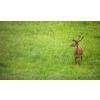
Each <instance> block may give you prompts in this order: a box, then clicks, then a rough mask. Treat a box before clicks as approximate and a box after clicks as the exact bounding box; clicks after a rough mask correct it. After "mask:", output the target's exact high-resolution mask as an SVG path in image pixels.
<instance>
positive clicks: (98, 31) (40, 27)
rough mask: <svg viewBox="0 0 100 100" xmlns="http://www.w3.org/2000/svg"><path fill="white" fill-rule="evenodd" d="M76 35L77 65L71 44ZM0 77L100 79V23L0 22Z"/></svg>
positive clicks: (7, 78) (17, 78) (18, 78)
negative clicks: (79, 56)
mask: <svg viewBox="0 0 100 100" xmlns="http://www.w3.org/2000/svg"><path fill="white" fill-rule="evenodd" d="M79 34H80V35H84V36H85V37H84V39H83V40H82V41H81V42H79V46H80V47H82V49H83V62H82V63H81V65H80V67H79V66H78V65H75V59H74V55H73V54H74V48H72V47H70V45H71V44H72V43H73V41H72V39H75V38H77V37H78V35H79ZM0 79H3V80H5V79H6V80H9V79H11V80H23V79H24V80H80V79H81V80H98V79H100V22H92V21H91V22H89V21H86V22H85V21H82V22H81V21H80V22H78V21H68V22H67V21H63V22H61V21H33V22H28V21H26V22H24V21H22V22H21V21H16V22H13V21H12V22H7V21H6V22H3V21H2V22H0Z"/></svg>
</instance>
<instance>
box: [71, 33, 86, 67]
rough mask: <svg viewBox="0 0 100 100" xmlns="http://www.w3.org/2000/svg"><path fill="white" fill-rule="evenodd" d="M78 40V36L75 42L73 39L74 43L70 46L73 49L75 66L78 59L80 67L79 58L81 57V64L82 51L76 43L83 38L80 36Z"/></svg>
mask: <svg viewBox="0 0 100 100" xmlns="http://www.w3.org/2000/svg"><path fill="white" fill-rule="evenodd" d="M79 38H80V35H79V36H78V39H76V40H74V39H73V40H72V41H74V43H73V44H72V45H70V46H71V47H75V51H74V56H75V64H76V63H77V61H76V58H78V64H79V66H80V57H81V62H82V53H83V51H82V48H81V47H78V42H80V41H81V40H82V39H83V38H84V36H82V38H81V40H79Z"/></svg>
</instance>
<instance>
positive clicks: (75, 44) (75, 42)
mask: <svg viewBox="0 0 100 100" xmlns="http://www.w3.org/2000/svg"><path fill="white" fill-rule="evenodd" d="M80 37H81V36H80V35H79V36H78V38H77V39H76V40H74V39H73V40H72V41H74V43H73V44H72V45H70V46H71V47H76V46H78V42H80V41H81V40H82V39H83V38H84V36H82V38H81V40H79V38H80Z"/></svg>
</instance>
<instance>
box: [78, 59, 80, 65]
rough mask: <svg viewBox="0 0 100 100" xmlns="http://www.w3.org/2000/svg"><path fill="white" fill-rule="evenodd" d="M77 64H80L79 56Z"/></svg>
mask: <svg viewBox="0 0 100 100" xmlns="http://www.w3.org/2000/svg"><path fill="white" fill-rule="evenodd" d="M78 64H79V66H80V57H79V58H78Z"/></svg>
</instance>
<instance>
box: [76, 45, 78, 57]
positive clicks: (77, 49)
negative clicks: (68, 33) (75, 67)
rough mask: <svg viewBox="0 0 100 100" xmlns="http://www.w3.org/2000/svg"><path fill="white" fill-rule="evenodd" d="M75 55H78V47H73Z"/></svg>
mask: <svg viewBox="0 0 100 100" xmlns="http://www.w3.org/2000/svg"><path fill="white" fill-rule="evenodd" d="M75 55H78V45H76V46H75Z"/></svg>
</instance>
